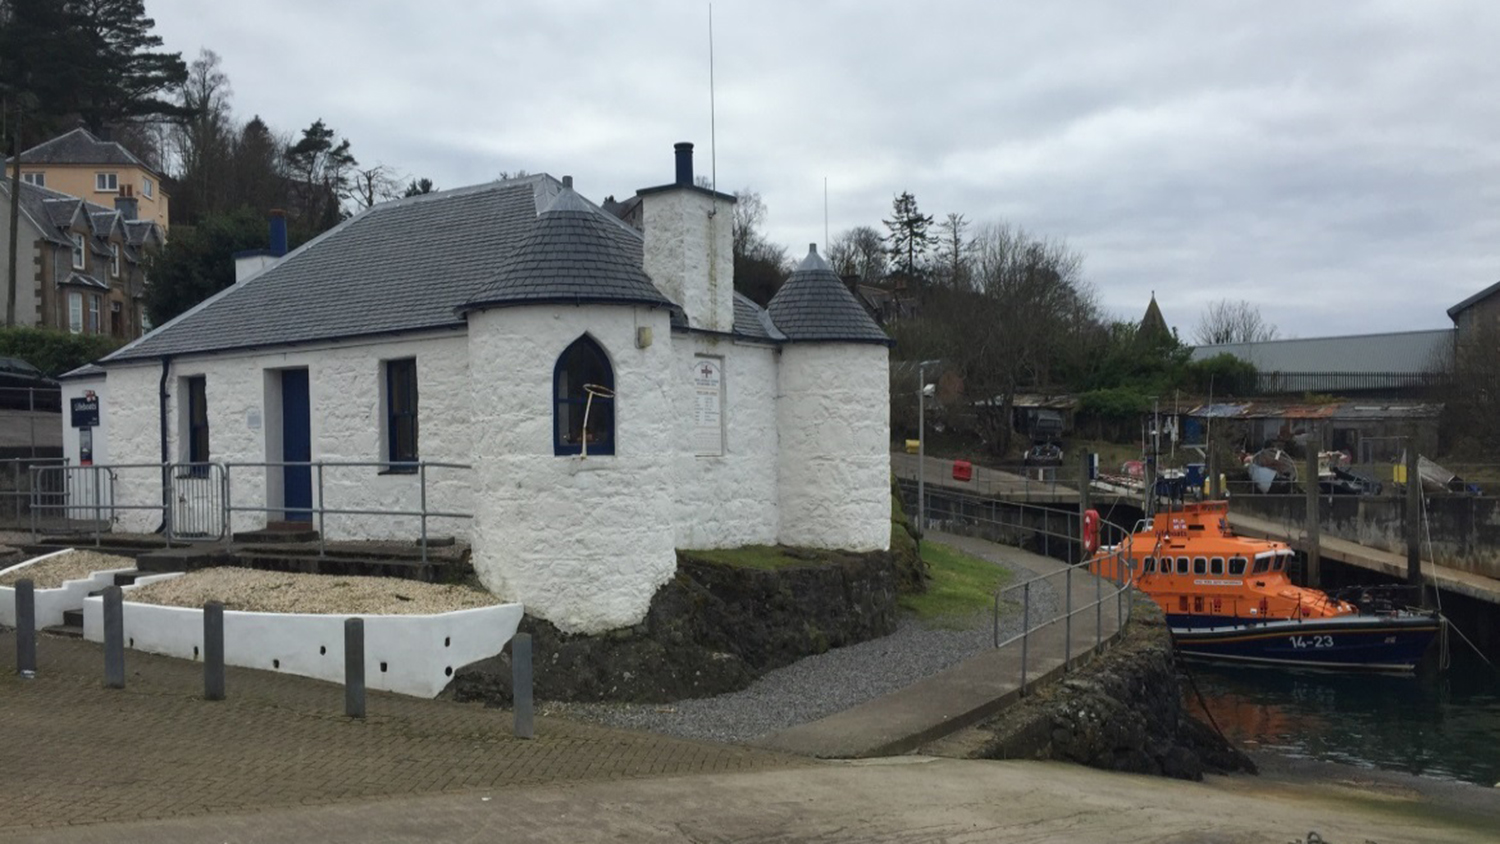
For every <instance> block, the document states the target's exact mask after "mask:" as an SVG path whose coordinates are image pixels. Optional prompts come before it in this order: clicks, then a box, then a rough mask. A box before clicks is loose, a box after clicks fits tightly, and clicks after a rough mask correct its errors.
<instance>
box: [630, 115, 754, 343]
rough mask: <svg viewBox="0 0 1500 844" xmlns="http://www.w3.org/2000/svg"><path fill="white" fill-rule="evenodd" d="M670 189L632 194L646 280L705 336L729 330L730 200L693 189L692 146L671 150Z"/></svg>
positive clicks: (731, 270) (731, 304) (731, 271)
mask: <svg viewBox="0 0 1500 844" xmlns="http://www.w3.org/2000/svg"><path fill="white" fill-rule="evenodd" d="M673 149H674V150H675V154H676V173H675V176H674V179H673V181H672V183H671V184H667V185H661V186H659V187H654V188H644V189H642V190H639V191H636V196H638V197H640V199H641V223H642V228H643V229H644V231H645V236H646V243H645V270H646V275H648V276H650V277H651V281H652V282H653V283H654V284H655V285H656V287H657V289H658V290H660V291H661V292H662V294H663V295H665V296H666V297H667V298H668V299H671V300H672V301H673V302H674V303H676V304H677V305H679V306H680V307H681V308H682V310H683V313H684V314H686V315H687V321H688V325H690V326H692V327H693V328H701V329H704V330H706V331H723V332H728V331H731V330H732V329H733V328H734V239H733V220H734V208H733V206H734V197H733V196H730V195H728V194H722V193H718V192H716V191H713V190H710V189H708V188H702V187H698V186H697V185H695V184H694V183H693V145H692V144H690V143H687V142H682V143H678V144H675V145H674V146H673Z"/></svg>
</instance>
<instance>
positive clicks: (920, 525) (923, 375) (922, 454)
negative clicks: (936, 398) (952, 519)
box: [917, 360, 937, 559]
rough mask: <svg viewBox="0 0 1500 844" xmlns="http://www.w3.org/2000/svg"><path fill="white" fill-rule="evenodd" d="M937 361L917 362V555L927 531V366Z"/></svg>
mask: <svg viewBox="0 0 1500 844" xmlns="http://www.w3.org/2000/svg"><path fill="white" fill-rule="evenodd" d="M936 363H937V361H935V360H924V361H922V362H920V363H918V364H917V557H918V559H920V558H921V556H922V537H923V536H924V535H926V533H927V393H928V389H927V367H929V366H933V365H935V364H936Z"/></svg>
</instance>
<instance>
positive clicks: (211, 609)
mask: <svg viewBox="0 0 1500 844" xmlns="http://www.w3.org/2000/svg"><path fill="white" fill-rule="evenodd" d="M203 699H204V700H223V699H224V605H223V604H222V603H220V602H219V601H209V602H208V603H206V604H204V605H203Z"/></svg>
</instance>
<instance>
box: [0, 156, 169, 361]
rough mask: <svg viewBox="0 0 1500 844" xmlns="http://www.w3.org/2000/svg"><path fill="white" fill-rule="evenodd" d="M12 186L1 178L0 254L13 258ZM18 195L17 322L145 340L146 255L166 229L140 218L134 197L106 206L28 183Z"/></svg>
mask: <svg viewBox="0 0 1500 844" xmlns="http://www.w3.org/2000/svg"><path fill="white" fill-rule="evenodd" d="M10 190H11V184H10V182H9V181H5V182H0V256H8V255H9V239H10V208H11V202H10ZM20 192H21V193H20V212H21V213H20V219H19V221H18V225H17V234H18V240H19V245H18V250H17V263H18V264H19V270H18V272H17V284H16V288H17V289H16V324H17V325H25V326H38V327H42V328H54V329H57V330H60V331H68V332H71V333H74V334H104V335H108V336H110V337H114V338H117V339H120V340H134V339H135V338H137V337H140V336H141V334H142V333H144V323H145V308H144V305H143V297H144V294H145V287H146V269H145V260H146V256H147V255H148V254H149V253H150V252H151V251H153V250H155V249H159V248H160V247H161V246H162V244H163V243H164V242H165V234H164V232H163V230H162V228H161V227H160V226H158V225H157V224H156V222H155V221H153V220H143V219H140V218H139V217H138V200H137V199H136V198H134V197H129V196H124V195H120V196H117V197H116V198H115V199H114V207H106V206H103V205H97V204H95V203H92V202H88V201H85V200H82V199H79V198H78V197H76V196H70V195H68V194H64V193H61V192H59V191H55V190H52V189H50V188H44V187H38V186H36V185H33V184H29V183H27V182H22V183H21V185H20ZM3 277H4V276H3V274H0V278H3Z"/></svg>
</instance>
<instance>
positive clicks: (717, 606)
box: [447, 551, 898, 703]
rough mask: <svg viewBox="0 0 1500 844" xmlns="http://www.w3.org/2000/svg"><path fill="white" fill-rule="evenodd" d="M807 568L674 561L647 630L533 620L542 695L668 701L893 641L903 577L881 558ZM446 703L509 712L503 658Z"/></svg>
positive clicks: (473, 674) (828, 559)
mask: <svg viewBox="0 0 1500 844" xmlns="http://www.w3.org/2000/svg"><path fill="white" fill-rule="evenodd" d="M807 555H808V557H809V561H808V564H807V565H806V566H798V567H793V568H784V569H779V570H776V571H763V570H758V569H749V568H741V567H735V566H726V565H721V564H717V563H711V562H707V561H704V560H698V559H695V558H693V556H692V552H691V551H684V552H679V553H678V566H677V573H676V575H675V576H674V577H673V578H672V580H670V581H668V582H667V584H666V585H664V586H663V587H661V589H659V590H658V591H657V593H656V595H655V596H654V597H653V598H652V601H651V608H650V610H649V612H648V613H647V615H646V618H645V620H644V621H642V622H641V623H640V624H637V625H635V626H633V627H627V628H621V629H618V630H612V631H610V632H607V633H602V634H597V635H568V634H564V633H561V632H560V631H558V629H557V628H556V627H555V626H553V625H552V624H550V623H548V622H546V621H543V620H540V619H536V618H532V617H530V616H528V617H527V618H526V619H525V620H523V621H522V623H521V627H520V632H523V633H530V634H531V635H532V638H533V643H534V654H535V657H534V658H535V661H536V663H535V686H534V691H535V695H536V697H537V698H539V699H542V700H558V701H600V700H609V701H630V702H637V703H647V702H666V701H673V700H680V699H682V698H689V697H706V696H710V695H715V694H721V693H723V692H729V691H735V690H738V689H742V688H744V687H746V686H748V685H749V684H750V683H751V681H753V680H754V679H755V678H756V677H758V676H760V675H761V674H763V673H764V672H766V671H769V670H770V669H773V668H779V667H781V666H783V665H788V664H790V663H792V662H795V661H797V660H798V659H801V658H802V657H804V656H809V655H812V654H818V653H822V652H824V651H826V650H828V649H829V648H836V647H841V646H844V645H852V644H855V643H857V642H863V641H866V640H868V639H874V638H877V637H880V636H886V635H889V634H890V633H893V632H895V629H896V621H897V606H896V598H897V592H898V575H897V566H896V563H895V561H894V559H893V557H892V555H891V554H890V552H887V551H875V552H870V553H865V554H852V553H840V552H832V551H819V552H807ZM447 694H449V695H451V696H453V697H455V698H456V699H458V700H484V701H490V702H496V703H508V702H509V701H510V699H511V689H510V663H509V655H508V654H502V655H501V656H499V657H496V658H494V659H488V660H483V661H481V662H477V663H474V664H472V665H469V666H466V667H464V668H463V669H461V670H459V671H458V672H456V673H455V675H454V678H453V682H452V683H451V684H450V685H449V687H448V691H447Z"/></svg>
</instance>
